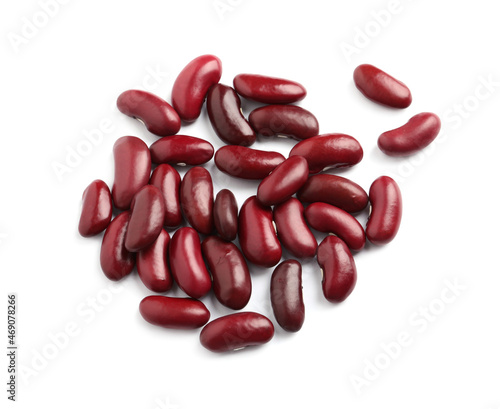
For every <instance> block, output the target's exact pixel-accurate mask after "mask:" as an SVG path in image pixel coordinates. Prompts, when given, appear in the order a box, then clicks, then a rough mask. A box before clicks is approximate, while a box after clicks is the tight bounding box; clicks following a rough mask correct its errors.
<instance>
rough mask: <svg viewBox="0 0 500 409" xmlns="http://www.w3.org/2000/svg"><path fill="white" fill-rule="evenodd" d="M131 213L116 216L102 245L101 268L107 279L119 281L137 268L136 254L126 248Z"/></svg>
mask: <svg viewBox="0 0 500 409" xmlns="http://www.w3.org/2000/svg"><path fill="white" fill-rule="evenodd" d="M129 220H130V212H129V211H126V212H123V213H120V214H119V215H118V216H116V217H115V218H114V219H113V220H112V221H111V223H110V224H109V226H108V228H107V229H106V232H105V233H104V237H103V239H102V244H101V268H102V271H103V272H104V274H105V275H106V277H108V278H109V279H110V280H113V281H118V280H121V279H122V278H123V277H125V276H126V275H128V274H130V273H131V272H132V270H133V269H134V266H135V254H134V253H131V252H129V251H128V250H127V249H126V248H125V234H126V233H127V228H128V224H129Z"/></svg>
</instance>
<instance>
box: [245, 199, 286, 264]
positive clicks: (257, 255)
mask: <svg viewBox="0 0 500 409" xmlns="http://www.w3.org/2000/svg"><path fill="white" fill-rule="evenodd" d="M238 238H239V240H240V246H241V250H242V251H243V254H244V255H245V257H246V258H247V260H249V261H250V262H252V263H254V264H256V265H258V266H261V267H273V266H275V265H276V264H278V263H279V261H280V259H281V246H280V242H279V241H278V237H277V236H276V231H275V230H274V226H273V213H272V210H271V208H270V207H266V206H262V205H261V204H260V203H259V201H258V200H257V197H256V196H251V197H249V198H248V199H247V200H246V201H245V203H243V206H241V210H240V214H239V217H238Z"/></svg>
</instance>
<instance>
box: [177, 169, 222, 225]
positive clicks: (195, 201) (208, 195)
mask: <svg viewBox="0 0 500 409" xmlns="http://www.w3.org/2000/svg"><path fill="white" fill-rule="evenodd" d="M181 207H182V211H183V212H184V216H185V217H186V220H187V221H188V223H189V224H190V225H191V226H192V227H193V228H194V229H195V230H196V231H198V232H199V233H201V234H210V233H212V230H213V229H214V216H213V209H214V187H213V184H212V177H211V176H210V172H209V171H208V170H206V169H205V168H202V167H199V166H197V167H194V168H191V169H189V170H188V171H187V172H186V174H185V175H184V178H183V179H182V183H181Z"/></svg>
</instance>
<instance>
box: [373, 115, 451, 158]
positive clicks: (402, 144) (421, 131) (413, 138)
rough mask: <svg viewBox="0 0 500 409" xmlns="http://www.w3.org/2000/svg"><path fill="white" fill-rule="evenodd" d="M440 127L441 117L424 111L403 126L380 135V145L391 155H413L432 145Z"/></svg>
mask: <svg viewBox="0 0 500 409" xmlns="http://www.w3.org/2000/svg"><path fill="white" fill-rule="evenodd" d="M440 129H441V121H440V119H439V117H438V116H437V115H436V114H433V113H430V112H423V113H421V114H418V115H415V116H414V117H412V118H411V119H410V120H409V121H408V122H407V123H406V124H404V125H403V126H401V127H399V128H396V129H393V130H391V131H387V132H384V133H383V134H382V135H380V136H379V138H378V147H379V148H380V150H381V151H382V152H384V153H385V154H386V155H389V156H408V155H412V154H414V153H416V152H418V151H419V150H421V149H424V148H425V147H426V146H428V145H430V144H431V142H432V141H433V140H434V139H436V137H437V136H438V134H439V131H440Z"/></svg>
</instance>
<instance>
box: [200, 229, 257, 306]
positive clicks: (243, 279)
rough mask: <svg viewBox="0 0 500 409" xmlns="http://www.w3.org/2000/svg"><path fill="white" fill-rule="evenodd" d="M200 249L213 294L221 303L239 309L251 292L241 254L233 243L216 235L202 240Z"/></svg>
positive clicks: (248, 276)
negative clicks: (206, 265) (210, 275)
mask: <svg viewBox="0 0 500 409" xmlns="http://www.w3.org/2000/svg"><path fill="white" fill-rule="evenodd" d="M201 250H202V252H203V256H204V257H205V260H206V261H207V264H208V268H209V269H210V271H211V272H212V278H213V282H214V293H215V296H216V297H217V299H218V300H219V302H220V303H221V304H222V305H225V306H226V307H228V308H232V309H233V310H241V309H242V308H243V307H244V306H245V305H247V303H248V300H249V299H250V295H251V293H252V280H251V278H250V272H249V270H248V266H247V263H246V261H245V258H244V257H243V254H241V252H240V250H239V249H238V247H236V245H235V244H233V243H230V242H227V241H224V240H222V239H221V238H219V237H217V236H210V237H207V238H206V239H205V240H203V243H202V244H201Z"/></svg>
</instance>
